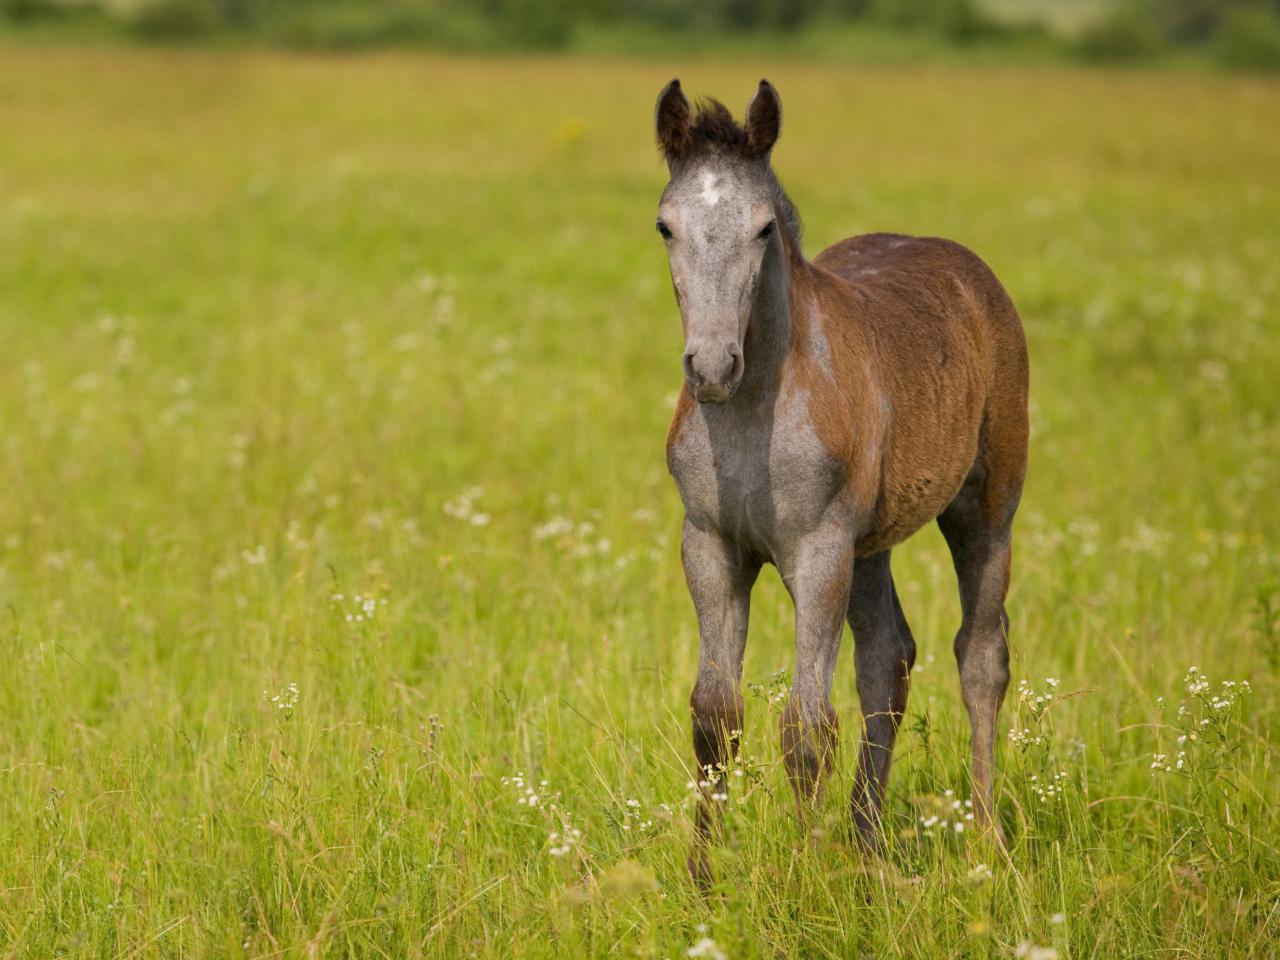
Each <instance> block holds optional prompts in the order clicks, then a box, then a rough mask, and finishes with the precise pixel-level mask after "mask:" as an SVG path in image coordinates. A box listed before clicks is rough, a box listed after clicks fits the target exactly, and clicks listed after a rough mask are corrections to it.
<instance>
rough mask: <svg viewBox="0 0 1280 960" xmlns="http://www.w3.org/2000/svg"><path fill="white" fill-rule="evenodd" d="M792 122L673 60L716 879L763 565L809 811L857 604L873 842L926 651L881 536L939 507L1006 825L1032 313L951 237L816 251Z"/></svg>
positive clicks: (861, 803)
mask: <svg viewBox="0 0 1280 960" xmlns="http://www.w3.org/2000/svg"><path fill="white" fill-rule="evenodd" d="M781 121H782V103H781V100H780V98H779V96H778V93H777V91H776V90H775V89H774V87H773V86H772V85H771V84H770V83H769V82H768V81H767V80H761V81H760V85H759V88H758V90H757V91H756V93H755V95H754V96H753V97H752V99H751V101H750V103H749V105H748V107H747V112H746V115H745V119H744V121H743V122H742V123H741V124H740V123H739V122H738V121H736V120H735V119H734V117H733V115H732V114H731V113H730V111H729V110H728V109H727V108H726V107H725V106H724V105H723V104H721V103H720V102H718V101H716V100H706V101H701V102H700V103H699V104H698V107H697V110H696V112H695V110H694V108H693V107H692V106H691V105H690V102H689V100H688V98H687V97H686V96H685V95H684V92H683V91H682V89H681V87H680V81H679V80H678V79H676V80H672V81H671V82H670V83H669V84H668V85H667V86H666V87H665V88H664V89H663V91H662V93H661V95H660V96H659V97H658V102H657V110H656V129H657V140H658V145H659V147H660V149H661V152H662V154H663V156H664V158H665V160H666V163H667V167H668V172H669V174H670V178H669V182H668V183H667V185H666V188H665V189H664V190H663V192H662V198H661V201H660V204H659V208H658V219H657V230H658V233H659V234H660V235H661V237H662V241H663V243H664V244H665V246H666V252H667V257H668V262H669V265H670V270H671V280H672V285H673V287H674V290H675V299H676V303H677V305H678V307H679V311H680V319H681V323H682V327H683V331H684V357H683V372H684V384H683V386H682V388H681V390H680V394H679V399H678V400H677V402H676V409H675V415H674V418H673V419H672V422H671V427H670V430H669V431H668V434H667V446H666V454H667V465H668V468H669V470H670V472H671V475H672V477H673V478H674V480H675V484H676V487H677V489H678V490H679V494H680V498H681V501H682V503H683V506H684V521H683V527H682V536H681V558H682V562H683V565H684V572H685V578H686V581H687V583H688V587H689V592H690V595H691V596H692V599H693V604H694V608H695V611H696V614H697V620H698V634H699V642H700V652H699V664H698V674H697V680H696V682H695V684H694V687H693V693H692V695H691V697H690V701H689V702H690V709H691V713H692V719H693V748H694V754H695V756H696V759H697V763H698V766H699V769H700V771H702V772H701V774H700V777H699V780H700V783H701V795H700V798H699V802H698V813H697V817H696V829H695V837H694V848H693V854H692V855H691V857H690V860H689V869H690V871H691V872H692V874H693V876H694V877H695V879H698V880H701V881H703V882H706V881H708V880H709V879H710V877H711V871H710V865H709V859H708V854H707V845H708V841H709V839H710V838H711V836H712V834H713V831H714V830H715V828H716V826H717V824H718V823H719V815H718V805H719V804H722V803H724V801H725V800H726V799H727V792H728V781H727V779H724V773H725V772H726V771H727V770H729V769H731V765H732V763H733V762H734V759H735V757H736V756H737V751H738V743H739V737H740V735H741V730H742V722H743V709H744V703H743V695H742V689H741V679H742V661H743V653H744V649H745V645H746V639H747V618H748V613H749V608H750V597H751V590H752V586H753V585H754V583H755V581H756V578H757V575H758V574H759V571H760V569H761V567H762V566H763V565H764V564H765V563H771V564H773V565H774V566H775V567H776V568H777V570H778V572H779V574H780V575H781V578H782V582H783V583H784V584H785V586H786V589H787V591H788V592H789V594H790V596H791V599H792V601H793V603H794V606H795V645H796V660H795V669H794V672H793V678H792V685H791V690H790V695H789V697H788V699H787V703H786V707H785V709H784V710H783V713H782V717H781V738H782V754H783V759H784V764H785V766H786V769H787V774H788V779H789V781H790V784H791V786H792V789H793V792H794V795H795V800H796V805H797V811H798V814H799V817H800V820H801V822H802V823H803V822H804V821H805V819H806V811H807V810H808V811H812V809H813V806H814V804H816V803H817V802H818V801H819V800H820V798H821V791H822V785H823V782H824V779H825V778H826V777H827V775H828V774H829V772H830V769H831V767H832V762H833V754H834V752H835V748H836V744H837V719H836V714H835V710H834V709H833V707H832V705H831V687H832V681H833V674H834V670H835V664H836V655H837V653H838V651H839V648H840V643H841V635H842V633H843V630H844V624H845V622H846V621H848V623H849V626H850V627H851V629H852V632H853V639H854V649H855V654H854V661H855V668H856V671H857V690H858V697H859V700H860V701H861V711H862V724H863V734H862V740H861V746H860V750H859V757H858V766H857V772H856V774H855V780H854V787H853V793H852V797H851V800H850V805H851V813H852V817H853V819H854V822H855V824H856V827H857V832H856V836H857V837H858V838H859V839H860V841H862V843H863V844H865V845H866V846H867V847H868V848H869V849H870V850H872V851H875V850H878V849H880V848H881V845H882V843H883V836H882V830H881V826H880V823H881V810H882V806H883V802H884V796H885V789H886V785H887V782H888V778H889V767H890V762H891V760H892V756H893V748H894V741H895V739H896V736H897V731H898V726H899V724H900V722H901V720H902V716H903V713H904V712H905V710H906V706H907V693H908V687H909V684H910V676H911V670H912V666H913V664H914V662H915V655H916V646H915V641H914V639H913V637H912V635H911V629H910V627H909V626H908V625H907V620H906V617H905V615H904V614H903V610H902V604H901V602H900V601H899V598H898V591H897V589H896V588H895V586H894V582H893V574H892V571H891V569H890V554H891V552H892V548H893V547H894V546H896V545H897V544H899V543H901V542H902V541H903V540H905V539H906V538H907V537H908V536H910V535H911V534H912V533H914V532H915V531H916V530H918V529H920V528H921V527H922V526H924V525H925V524H927V523H928V522H929V521H931V520H935V519H936V521H937V523H938V526H939V528H940V529H941V531H942V534H943V537H944V538H945V540H946V542H947V546H948V548H949V550H950V553H951V557H952V560H953V563H954V566H955V573H956V578H957V581H958V585H959V593H960V604H961V609H962V617H961V623H960V628H959V631H958V632H957V634H956V636H955V644H954V649H955V656H956V660H957V663H958V666H959V674H960V688H961V694H962V699H963V701H964V705H965V708H966V710H967V711H968V715H969V722H970V728H971V738H972V762H971V766H970V779H971V785H972V804H973V814H974V826H975V827H976V828H978V831H980V833H981V835H983V836H986V837H989V838H991V839H992V840H994V841H995V842H1003V834H1002V832H1001V830H1000V826H999V823H998V820H997V818H996V816H995V806H994V795H993V776H994V764H995V738H996V726H997V717H998V713H999V709H1000V704H1001V702H1002V700H1003V699H1004V695H1005V691H1006V689H1007V687H1008V684H1009V647H1008V627H1009V619H1008V616H1007V614H1006V611H1005V606H1004V602H1005V598H1006V594H1007V592H1008V587H1009V571H1010V551H1011V530H1012V524H1013V518H1014V513H1015V511H1016V510H1017V507H1018V502H1019V499H1020V497H1021V492H1022V485H1023V480H1024V478H1025V475H1026V466H1027V438H1028V421H1027V390H1028V359H1027V347H1026V339H1025V336H1024V334H1023V330H1022V323H1021V320H1020V319H1019V317H1018V312H1017V310H1016V309H1015V307H1014V305H1013V302H1012V301H1011V300H1010V298H1009V295H1008V294H1007V293H1006V292H1005V289H1004V287H1003V286H1002V285H1001V284H1000V282H999V281H998V280H997V279H996V277H995V274H994V273H993V272H992V271H991V269H990V268H989V267H988V266H987V265H986V264H985V263H984V262H983V261H982V260H981V259H979V258H978V256H977V255H976V254H974V253H973V252H971V251H970V250H968V249H966V248H965V247H963V246H961V245H960V244H957V243H954V242H952V241H949V240H943V239H939V238H936V237H914V236H904V235H897V234H889V233H873V234H867V235H863V236H856V237H851V238H849V239H846V240H842V241H840V242H839V243H836V244H834V245H833V246H831V247H828V248H827V249H826V250H824V251H823V252H822V253H820V254H819V255H818V256H817V257H816V258H814V259H813V260H812V261H809V260H807V259H806V258H805V256H804V253H803V252H802V250H801V224H800V218H799V215H798V214H797V212H796V209H795V207H794V206H793V205H792V203H791V201H790V200H789V199H788V197H787V195H786V193H785V192H784V191H783V189H782V186H781V184H780V183H779V181H778V179H777V176H776V175H775V174H774V172H773V168H772V164H771V155H772V150H773V147H774V144H775V142H776V141H777V139H778V134H779V132H780V130H781ZM717 781H719V782H717Z"/></svg>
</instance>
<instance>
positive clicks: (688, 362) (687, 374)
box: [684, 350, 700, 384]
mask: <svg viewBox="0 0 1280 960" xmlns="http://www.w3.org/2000/svg"><path fill="white" fill-rule="evenodd" d="M684 378H685V379H686V380H688V381H689V382H690V383H693V384H696V383H698V381H699V379H700V378H699V377H698V376H697V374H695V373H694V372H693V351H692V350H687V351H685V355H684Z"/></svg>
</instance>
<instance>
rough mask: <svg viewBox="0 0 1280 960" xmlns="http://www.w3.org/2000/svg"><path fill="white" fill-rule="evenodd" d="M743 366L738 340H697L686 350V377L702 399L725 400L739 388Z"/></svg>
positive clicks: (695, 395) (695, 393)
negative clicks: (696, 342) (707, 341)
mask: <svg viewBox="0 0 1280 960" xmlns="http://www.w3.org/2000/svg"><path fill="white" fill-rule="evenodd" d="M743 369H744V364H743V359H742V348H741V347H740V346H738V344H737V342H736V341H732V340H731V341H729V342H728V343H724V344H694V343H690V344H688V345H687V346H686V348H685V352H684V377H685V381H686V382H687V383H688V384H689V389H690V390H691V391H692V392H693V396H694V399H696V400H697V401H698V402H699V403H724V402H725V401H726V400H728V399H729V398H730V397H732V396H733V395H734V393H735V392H736V391H737V389H738V384H739V383H741V382H742V372H743Z"/></svg>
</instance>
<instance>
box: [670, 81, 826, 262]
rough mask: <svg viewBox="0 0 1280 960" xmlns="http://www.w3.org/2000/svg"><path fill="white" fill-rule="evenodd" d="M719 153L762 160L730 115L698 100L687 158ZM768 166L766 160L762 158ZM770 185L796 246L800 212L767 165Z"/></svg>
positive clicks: (801, 229) (714, 104)
mask: <svg viewBox="0 0 1280 960" xmlns="http://www.w3.org/2000/svg"><path fill="white" fill-rule="evenodd" d="M708 153H719V154H724V155H727V156H731V157H737V158H740V159H742V160H759V159H762V158H761V157H760V155H759V154H757V153H755V152H754V151H753V150H752V149H751V144H750V139H749V138H748V136H747V130H746V127H744V126H743V125H742V124H740V123H739V122H738V121H737V120H735V119H734V118H733V114H732V113H731V112H730V111H729V108H728V107H726V106H725V105H724V104H723V103H721V102H720V101H719V100H716V99H715V98H713V97H708V98H707V99H705V100H699V101H698V105H697V113H696V114H695V115H694V118H693V122H692V123H691V124H690V125H689V150H688V154H690V155H694V154H708ZM764 159H766V163H767V157H765V158H764ZM765 170H766V172H767V173H768V177H769V184H770V186H771V187H772V188H773V202H774V205H775V206H776V207H777V208H778V211H779V213H780V214H781V215H782V219H783V221H784V222H785V225H786V228H787V232H788V233H790V234H791V238H792V239H793V240H794V241H795V243H796V245H797V246H799V245H800V241H801V239H802V237H803V234H804V225H803V224H802V223H801V220H800V212H799V211H798V210H797V209H796V207H795V204H793V203H792V202H791V198H790V197H788V196H787V192H786V191H785V190H783V189H782V184H781V183H779V182H778V177H777V175H776V174H775V173H774V172H773V167H772V165H768V164H767V165H766V167H765Z"/></svg>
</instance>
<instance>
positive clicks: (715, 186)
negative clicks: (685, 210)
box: [702, 170, 720, 207]
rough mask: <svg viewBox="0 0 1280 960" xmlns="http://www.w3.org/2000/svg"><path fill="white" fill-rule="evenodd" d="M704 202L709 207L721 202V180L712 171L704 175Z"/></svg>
mask: <svg viewBox="0 0 1280 960" xmlns="http://www.w3.org/2000/svg"><path fill="white" fill-rule="evenodd" d="M702 200H703V202H704V203H705V204H706V205H707V206H709V207H714V206H715V205H716V204H717V203H719V202H720V178H719V177H717V176H716V175H715V174H714V173H712V172H711V171H710V170H708V171H707V172H706V173H704V174H703V175H702Z"/></svg>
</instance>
